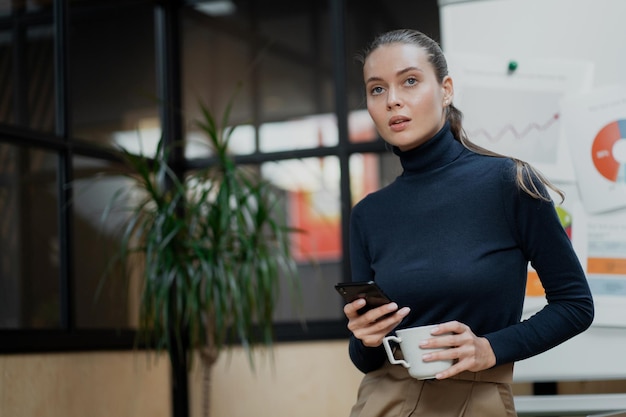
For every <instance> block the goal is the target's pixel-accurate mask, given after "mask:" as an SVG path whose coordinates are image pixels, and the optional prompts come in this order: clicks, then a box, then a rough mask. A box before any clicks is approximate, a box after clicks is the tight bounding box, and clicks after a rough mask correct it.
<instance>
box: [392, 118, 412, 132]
mask: <svg viewBox="0 0 626 417" xmlns="http://www.w3.org/2000/svg"><path fill="white" fill-rule="evenodd" d="M410 121H411V119H409V118H408V117H404V116H394V117H392V118H391V119H389V129H391V130H392V131H394V132H400V131H402V130H404V129H406V127H407V126H408V124H409V122H410Z"/></svg>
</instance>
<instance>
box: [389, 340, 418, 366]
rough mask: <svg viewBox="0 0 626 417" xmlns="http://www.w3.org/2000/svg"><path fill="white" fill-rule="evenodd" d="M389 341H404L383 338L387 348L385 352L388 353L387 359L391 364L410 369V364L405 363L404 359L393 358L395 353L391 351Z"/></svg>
mask: <svg viewBox="0 0 626 417" xmlns="http://www.w3.org/2000/svg"><path fill="white" fill-rule="evenodd" d="M389 341H392V342H396V343H400V342H401V341H402V339H400V338H399V337H396V336H387V337H385V338H383V346H384V347H385V352H387V357H388V358H389V362H390V363H391V364H392V365H402V366H404V367H405V368H408V367H410V366H411V365H409V363H408V362H407V361H404V360H402V359H396V358H395V357H394V356H393V352H392V351H391V346H389Z"/></svg>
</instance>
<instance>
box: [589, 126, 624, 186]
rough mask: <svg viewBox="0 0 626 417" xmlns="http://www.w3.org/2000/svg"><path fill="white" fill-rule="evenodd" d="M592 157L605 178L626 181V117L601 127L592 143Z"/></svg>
mask: <svg viewBox="0 0 626 417" xmlns="http://www.w3.org/2000/svg"><path fill="white" fill-rule="evenodd" d="M591 158H592V160H593V164H594V166H595V167H596V169H597V170H598V172H599V173H600V174H601V175H602V176H603V177H604V178H606V179H608V180H609V181H612V182H619V183H626V119H624V120H616V121H613V122H611V123H609V124H607V125H606V126H604V127H603V128H602V129H600V131H599V132H598V134H597V135H596V137H595V139H594V140H593V144H592V145H591Z"/></svg>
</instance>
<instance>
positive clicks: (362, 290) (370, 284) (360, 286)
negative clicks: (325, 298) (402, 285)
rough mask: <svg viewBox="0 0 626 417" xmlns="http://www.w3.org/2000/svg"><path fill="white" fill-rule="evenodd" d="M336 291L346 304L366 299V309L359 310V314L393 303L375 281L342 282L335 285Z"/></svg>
mask: <svg viewBox="0 0 626 417" xmlns="http://www.w3.org/2000/svg"><path fill="white" fill-rule="evenodd" d="M335 289H336V290H337V292H339V294H340V295H341V296H342V297H343V299H344V301H345V302H346V303H351V302H353V301H354V300H356V299H357V298H365V302H366V304H365V307H363V308H361V309H359V311H358V313H359V314H363V313H365V312H366V311H368V310H371V309H372V308H376V307H380V306H381V305H383V304H387V303H390V302H391V299H390V298H389V297H387V295H385V293H384V292H383V290H381V289H380V287H379V286H378V285H376V283H375V282H374V281H360V282H340V283H338V284H336V285H335Z"/></svg>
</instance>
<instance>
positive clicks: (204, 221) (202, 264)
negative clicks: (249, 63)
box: [105, 100, 299, 414]
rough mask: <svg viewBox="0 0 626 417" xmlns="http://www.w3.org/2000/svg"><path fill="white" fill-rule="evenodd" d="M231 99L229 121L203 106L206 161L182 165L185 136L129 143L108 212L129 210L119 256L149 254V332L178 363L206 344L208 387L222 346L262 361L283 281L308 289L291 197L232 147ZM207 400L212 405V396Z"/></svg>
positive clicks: (150, 341)
mask: <svg viewBox="0 0 626 417" xmlns="http://www.w3.org/2000/svg"><path fill="white" fill-rule="evenodd" d="M231 106H232V100H231V101H230V103H229V104H228V106H227V107H226V110H225V112H224V117H223V118H222V120H221V124H218V123H217V122H216V120H215V118H214V117H213V115H212V114H211V112H210V111H208V110H207V109H206V108H205V107H201V110H202V118H201V119H200V120H199V121H198V126H199V127H200V128H201V129H202V131H203V132H204V133H205V134H206V136H207V138H208V143H209V146H210V147H211V150H212V155H213V157H214V160H215V163H214V164H212V165H211V166H209V167H207V168H205V169H202V170H196V171H193V172H187V173H184V174H181V173H180V172H177V170H175V169H174V167H173V164H172V157H171V156H172V151H173V149H174V147H175V146H181V145H180V144H174V145H173V146H166V145H165V144H164V143H163V141H162V140H161V141H160V143H159V145H158V148H157V152H156V156H155V157H154V158H148V157H145V156H143V155H136V154H133V153H131V152H129V151H127V150H125V149H123V148H121V149H120V150H119V154H120V156H121V158H122V160H123V162H124V166H125V169H124V171H123V174H122V175H124V177H126V178H127V179H128V180H129V184H130V187H128V186H126V187H125V188H123V189H121V190H120V191H119V192H118V193H116V194H115V195H114V197H113V198H112V200H111V202H110V204H109V207H108V208H107V210H106V211H105V212H106V213H110V212H111V211H112V210H113V209H115V210H119V209H122V210H125V211H126V214H125V216H124V217H125V219H126V220H125V222H124V224H123V227H122V229H121V230H122V234H121V238H120V251H119V253H118V256H117V257H116V258H115V260H116V261H118V262H123V263H126V262H128V261H129V260H130V259H136V258H137V257H138V258H139V259H140V260H141V273H140V274H139V276H140V311H139V319H140V320H139V321H140V325H139V330H140V332H139V334H140V335H141V338H142V341H143V342H144V343H145V344H146V345H147V346H149V347H155V348H156V349H157V350H162V349H165V350H167V352H168V354H169V358H170V360H171V362H172V366H173V367H177V366H178V367H180V366H185V367H186V370H187V371H188V370H189V369H190V366H189V364H190V363H191V360H190V358H191V354H192V353H193V352H200V353H201V354H200V357H201V358H202V362H203V367H204V370H205V380H206V381H207V386H205V387H204V388H205V393H204V395H206V396H208V395H209V393H208V392H207V391H208V379H207V377H208V375H210V370H211V367H212V366H213V364H214V363H215V361H216V360H217V358H218V354H219V353H220V351H221V350H222V349H223V348H224V347H226V346H227V345H229V344H230V343H232V342H238V343H241V345H242V346H243V347H244V348H245V349H246V350H247V351H248V357H249V360H250V364H251V365H253V354H252V353H253V348H254V347H255V346H259V345H260V346H271V345H272V342H273V325H272V324H273V313H274V308H275V305H276V303H277V298H278V294H279V285H280V283H281V282H283V283H284V282H287V283H289V284H291V286H292V289H295V290H296V292H295V294H297V293H298V292H297V290H298V288H299V286H298V279H297V274H296V265H295V262H294V260H293V258H292V255H291V252H290V234H291V233H293V232H294V230H293V229H291V228H289V227H288V226H287V224H286V221H284V216H282V213H281V210H282V208H283V207H282V205H281V203H282V199H281V198H280V197H279V196H278V193H277V192H276V190H275V189H274V188H273V187H272V185H271V184H270V183H268V182H266V181H263V180H262V179H261V176H260V175H258V173H257V172H255V171H253V170H251V169H246V168H244V167H241V166H238V165H236V164H235V162H234V160H233V158H232V157H231V156H230V155H229V152H228V145H229V140H230V137H231V134H232V132H233V130H234V127H228V119H229V113H230V108H231ZM137 195H139V197H136V196H137ZM129 196H133V197H132V198H130V197H129ZM128 202H131V203H130V204H128ZM120 203H121V204H120ZM106 217H107V216H106V214H105V218H106ZM124 269H125V270H126V269H127V268H124ZM285 280H286V281H285ZM188 359H189V360H188ZM181 364H182V365H181ZM174 383H176V381H174ZM185 387H186V381H185ZM185 391H186V388H185ZM185 395H186V394H185ZM206 398H208V397H206ZM174 401H176V400H174ZM174 408H175V409H176V406H175V407H174ZM183 408H184V409H187V407H183ZM204 409H205V414H208V402H206V400H205V405H204ZM185 413H188V411H185ZM183 414H184V413H183Z"/></svg>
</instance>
